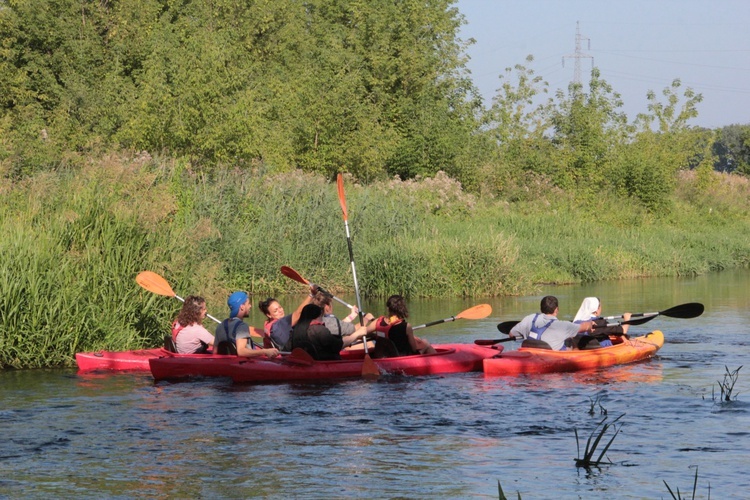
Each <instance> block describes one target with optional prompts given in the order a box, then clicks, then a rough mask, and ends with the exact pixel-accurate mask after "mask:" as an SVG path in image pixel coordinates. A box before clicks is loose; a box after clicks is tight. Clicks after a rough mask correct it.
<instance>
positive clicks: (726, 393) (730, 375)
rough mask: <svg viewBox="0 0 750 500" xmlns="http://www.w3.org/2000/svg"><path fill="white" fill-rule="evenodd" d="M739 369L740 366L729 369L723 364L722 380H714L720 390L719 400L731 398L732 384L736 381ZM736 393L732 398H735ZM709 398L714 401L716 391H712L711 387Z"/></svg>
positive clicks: (726, 400)
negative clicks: (732, 369)
mask: <svg viewBox="0 0 750 500" xmlns="http://www.w3.org/2000/svg"><path fill="white" fill-rule="evenodd" d="M740 369H742V366H740V367H739V368H737V369H736V370H734V371H731V372H730V371H729V368H727V366H726V365H724V370H725V371H726V373H724V380H722V381H721V382H718V381H717V382H716V383H717V384H719V389H720V390H721V396H720V397H719V402H728V401H731V400H732V392H734V384H736V383H737V379H738V378H739V376H740V375H739V372H740ZM737 396H738V395H737V394H735V395H734V399H737ZM711 399H712V400H713V401H716V393H715V392H714V390H713V388H712V389H711Z"/></svg>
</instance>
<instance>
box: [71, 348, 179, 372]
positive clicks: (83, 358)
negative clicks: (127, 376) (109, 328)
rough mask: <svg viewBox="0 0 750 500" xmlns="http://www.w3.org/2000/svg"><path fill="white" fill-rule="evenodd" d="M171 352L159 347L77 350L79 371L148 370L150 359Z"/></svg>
mask: <svg viewBox="0 0 750 500" xmlns="http://www.w3.org/2000/svg"><path fill="white" fill-rule="evenodd" d="M167 354H170V353H169V352H168V351H167V350H165V349H163V348H161V347H159V348H156V349H139V350H137V351H96V352H77V353H76V363H78V371H79V372H92V371H107V370H108V371H140V372H147V371H148V360H149V359H151V358H158V357H159V356H165V355H167Z"/></svg>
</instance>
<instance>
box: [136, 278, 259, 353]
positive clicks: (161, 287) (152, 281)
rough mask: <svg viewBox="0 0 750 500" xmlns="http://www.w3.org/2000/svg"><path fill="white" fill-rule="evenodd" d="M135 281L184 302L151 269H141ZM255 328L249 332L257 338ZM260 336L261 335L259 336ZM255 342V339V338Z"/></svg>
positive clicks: (147, 288)
mask: <svg viewBox="0 0 750 500" xmlns="http://www.w3.org/2000/svg"><path fill="white" fill-rule="evenodd" d="M135 281H136V283H138V284H139V285H140V286H141V287H143V288H145V289H146V290H148V291H149V292H151V293H155V294H157V295H164V296H165V297H174V298H176V299H177V300H179V301H180V302H185V299H183V298H182V297H180V296H179V295H177V294H176V293H174V290H172V287H171V286H170V285H169V282H167V280H165V279H164V278H162V277H161V276H160V275H158V274H156V273H155V272H152V271H141V272H140V273H138V276H136V277H135ZM206 316H208V317H209V318H211V319H212V320H214V321H216V323H219V324H221V321H219V320H218V319H216V318H214V317H213V316H211V315H210V314H206ZM256 330H257V328H254V327H252V326H251V327H250V333H255V334H256V335H254V337H256V338H258V335H257V331H256ZM260 338H262V337H260ZM256 342H257V340H256Z"/></svg>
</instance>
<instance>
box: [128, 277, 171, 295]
mask: <svg viewBox="0 0 750 500" xmlns="http://www.w3.org/2000/svg"><path fill="white" fill-rule="evenodd" d="M135 282H136V283H138V284H139V285H141V286H142V287H143V288H145V289H146V290H148V291H149V292H151V293H156V294H158V295H164V296H167V297H176V296H177V294H175V293H174V290H172V287H171V286H169V283H167V280H165V279H164V278H162V277H161V276H159V275H158V274H156V273H154V272H151V271H142V272H140V273H138V276H136V277H135Z"/></svg>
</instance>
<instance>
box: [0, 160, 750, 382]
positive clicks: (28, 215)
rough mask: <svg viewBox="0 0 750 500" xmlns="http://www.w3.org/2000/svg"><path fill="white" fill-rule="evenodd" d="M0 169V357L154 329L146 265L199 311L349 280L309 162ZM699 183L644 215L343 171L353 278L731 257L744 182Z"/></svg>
mask: <svg viewBox="0 0 750 500" xmlns="http://www.w3.org/2000/svg"><path fill="white" fill-rule="evenodd" d="M0 182H1V183H2V184H0V215H1V216H2V217H1V218H0V226H1V229H2V232H3V238H2V239H0V252H1V254H2V255H3V259H2V264H1V265H0V289H1V290H2V294H1V295H0V340H1V342H0V367H2V368H8V367H15V368H21V367H42V366H56V365H70V364H72V363H73V355H74V353H75V352H78V351H84V350H94V349H113V350H116V349H132V348H137V347H142V346H152V345H156V344H158V342H159V339H160V338H161V337H162V335H163V333H164V332H165V331H166V330H167V325H168V323H169V321H170V320H171V319H172V317H173V315H174V314H175V313H176V311H177V309H178V307H179V302H177V301H176V300H173V301H171V303H170V302H169V299H165V298H163V297H158V296H154V295H152V294H150V293H149V292H146V291H144V290H142V289H141V288H139V287H138V286H137V285H136V283H135V281H134V277H135V275H136V274H137V273H138V272H139V271H141V270H144V269H148V270H152V271H155V272H158V273H160V274H162V275H163V276H164V277H165V278H167V280H168V281H169V282H170V284H171V285H172V286H173V288H174V289H175V291H176V292H177V293H178V294H180V295H183V296H184V295H188V294H191V293H197V294H201V295H203V296H205V297H206V298H207V300H208V305H209V310H210V311H222V312H223V311H224V310H225V309H226V307H225V303H224V300H225V298H226V296H227V293H228V292H230V291H231V290H233V289H246V290H248V291H250V292H251V293H252V294H254V295H256V297H257V296H265V295H276V294H280V293H294V292H296V291H299V290H300V288H301V287H300V285H299V284H298V283H296V282H293V281H291V280H289V279H287V278H285V277H283V276H282V275H281V274H280V273H279V267H280V266H282V265H289V266H292V267H294V268H295V269H297V270H298V271H300V272H301V273H302V274H303V276H307V277H310V278H313V279H315V280H316V281H319V282H320V283H322V284H325V285H326V286H327V287H328V288H330V289H332V290H333V291H344V290H346V291H349V290H351V289H352V281H351V275H350V267H349V257H348V251H347V247H346V239H345V235H344V227H343V219H342V216H341V210H340V207H339V204H338V199H337V195H336V187H335V183H331V182H329V180H328V179H325V178H323V177H322V176H319V175H315V174H307V173H300V172H292V173H287V174H275V175H264V174H263V173H262V172H258V171H254V172H246V171H234V170H225V171H220V172H217V173H215V174H213V175H212V176H207V175H202V174H200V173H196V172H193V171H191V169H190V165H189V164H188V163H187V162H184V161H178V160H171V159H170V160H163V159H153V158H151V157H149V156H148V155H141V156H136V157H108V158H104V159H97V160H95V161H92V162H91V163H90V164H89V165H88V166H86V167H84V168H82V169H80V170H76V171H66V172H57V173H45V174H40V175H37V176H35V177H32V178H27V179H25V180H23V181H19V182H12V181H10V180H7V179H6V180H2V181H0ZM700 182H703V183H705V179H703V180H701V181H700ZM710 182H711V185H710V189H708V190H707V189H705V188H701V186H699V185H698V184H699V180H698V179H696V177H695V176H693V175H689V174H686V175H684V176H683V177H681V178H680V179H679V187H678V197H677V199H675V200H674V207H675V208H674V210H672V211H671V212H670V214H668V215H665V214H661V215H660V216H658V217H657V216H654V215H650V214H647V213H645V212H643V209H641V208H639V206H638V205H636V204H630V203H628V201H627V200H612V199H606V198H601V199H596V200H592V201H591V203H589V204H584V205H582V204H581V203H580V202H574V201H573V200H572V199H571V198H570V197H568V196H566V195H565V193H563V192H560V191H558V190H555V189H553V188H550V187H549V186H545V185H543V184H542V185H539V186H530V190H531V192H530V194H528V195H527V196H526V197H519V199H517V200H514V201H513V203H509V202H507V201H505V200H500V199H491V198H488V197H477V196H474V195H471V194H467V193H465V192H463V191H462V190H461V188H460V186H459V185H458V184H457V183H455V182H454V181H452V180H450V179H449V178H447V177H445V176H443V175H438V176H436V177H435V178H433V179H423V180H420V181H408V182H401V181H389V182H385V183H377V184H373V185H369V186H367V187H363V186H359V185H357V184H355V183H354V182H353V181H352V180H351V179H349V178H347V180H346V195H347V202H348V206H349V221H350V225H351V231H352V239H353V242H354V251H355V256H356V258H357V274H358V278H359V282H360V283H359V284H360V289H361V291H362V293H363V294H364V295H370V296H376V295H377V296H382V295H387V294H390V293H394V292H400V293H404V294H407V295H409V296H474V297H487V296H497V295H507V294H523V293H530V292H532V291H534V290H536V289H538V288H539V287H540V284H543V283H552V282H556V283H559V282H581V281H594V280H601V279H618V278H627V277H634V276H663V275H690V274H699V273H705V272H708V271H711V270H719V269H727V268H732V267H738V266H747V265H748V263H750V236H749V235H750V218H749V217H748V215H747V214H748V213H750V206H748V204H749V203H750V202H749V201H748V200H750V188H749V187H748V183H747V182H746V179H744V178H741V177H736V176H726V175H720V174H715V175H714V177H712V178H711V179H710ZM167 303H169V304H170V305H167Z"/></svg>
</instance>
